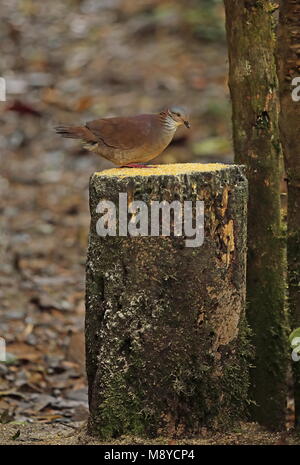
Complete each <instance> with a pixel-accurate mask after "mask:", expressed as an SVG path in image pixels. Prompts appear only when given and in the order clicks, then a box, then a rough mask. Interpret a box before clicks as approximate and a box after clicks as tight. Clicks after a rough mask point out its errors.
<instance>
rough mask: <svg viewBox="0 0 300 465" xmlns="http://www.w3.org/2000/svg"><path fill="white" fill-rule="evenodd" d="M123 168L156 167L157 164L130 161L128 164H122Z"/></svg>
mask: <svg viewBox="0 0 300 465" xmlns="http://www.w3.org/2000/svg"><path fill="white" fill-rule="evenodd" d="M121 168H156V166H153V165H146V164H145V163H128V165H122V166H121Z"/></svg>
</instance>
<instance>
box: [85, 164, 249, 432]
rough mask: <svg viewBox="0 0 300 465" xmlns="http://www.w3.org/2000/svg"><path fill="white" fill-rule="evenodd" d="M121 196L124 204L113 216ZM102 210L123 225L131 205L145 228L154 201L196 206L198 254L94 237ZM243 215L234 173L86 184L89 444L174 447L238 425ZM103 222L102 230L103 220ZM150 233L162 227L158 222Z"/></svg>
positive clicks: (209, 171)
mask: <svg viewBox="0 0 300 465" xmlns="http://www.w3.org/2000/svg"><path fill="white" fill-rule="evenodd" d="M121 193H123V194H124V193H125V194H127V202H126V205H123V206H119V194H121ZM103 200H106V201H110V202H113V204H114V205H116V206H117V218H119V215H120V214H121V215H125V218H126V220H127V214H126V213H125V214H124V212H125V211H126V208H127V203H128V208H131V206H132V205H133V204H132V203H131V202H132V201H133V200H134V201H136V200H139V201H141V200H142V201H143V202H144V203H145V205H146V206H147V212H148V213H147V217H148V214H149V218H150V217H151V218H150V219H153V213H152V207H153V205H154V203H155V201H159V202H161V201H163V200H165V201H166V202H169V203H170V202H172V201H174V200H177V201H178V202H179V203H180V205H182V203H183V202H184V201H186V200H187V201H192V202H193V205H194V206H195V204H196V201H204V212H205V226H204V244H203V245H202V246H201V247H200V246H197V247H190V246H188V247H187V246H186V245H187V244H186V242H185V241H186V235H185V236H179V237H175V236H174V234H172V235H171V236H168V235H165V236H162V235H160V236H157V237H153V236H150V237H141V236H139V237H131V236H127V235H126V234H127V228H125V230H124V229H123V232H122V234H123V235H120V230H119V226H120V222H119V221H117V229H116V232H117V235H116V236H115V237H112V236H106V237H101V236H99V235H98V234H99V230H100V229H99V222H100V221H101V222H102V220H101V219H100V218H102V217H101V216H100V214H99V213H97V211H98V212H99V211H100V207H99V205H101V204H100V203H99V202H100V201H103ZM246 204H247V181H246V179H245V177H244V175H243V172H242V170H241V168H239V167H237V166H226V165H197V164H182V165H161V166H157V167H156V168H153V169H149V168H148V169H132V168H131V169H130V168H129V169H125V168H122V169H112V170H108V171H104V172H102V173H96V174H94V175H93V176H92V178H91V183H90V208H91V217H92V220H91V231H90V241H89V250H88V260H87V291H86V305H87V306H86V353H87V363H86V365H87V374H88V384H89V403H90V420H89V431H90V432H91V433H93V434H97V435H100V436H101V437H104V438H109V437H115V436H118V435H121V434H135V435H146V436H158V435H162V434H165V435H168V436H170V435H174V436H181V435H189V434H193V433H199V431H200V429H201V427H202V426H207V427H211V428H217V429H218V428H222V427H225V426H228V425H231V424H232V423H233V422H234V421H235V420H237V419H238V420H241V419H243V418H244V412H245V404H246V402H247V393H248V387H249V380H248V363H249V361H248V358H247V355H248V353H249V344H248V342H249V341H248V338H247V325H246V323H245V319H244V304H245V261H246ZM110 205H111V204H110ZM97 206H98V208H97ZM143 208H144V207H143ZM96 209H97V211H96ZM102 211H103V210H102ZM150 212H151V214H150ZM131 215H132V216H131V220H130V221H132V218H134V217H135V213H133V212H131ZM129 217H130V216H129ZM171 217H172V215H171ZM109 218H110V220H112V223H111V224H112V225H113V224H114V220H113V214H112V212H111V213H110V217H109ZM172 218H173V220H174V218H175V216H174V217H172ZM123 219H124V218H123ZM184 219H186V216H184ZM195 220H196V217H195V218H194V221H195ZM102 224H103V223H102ZM106 224H108V223H106ZM160 224H163V225H165V226H166V224H167V221H166V218H164V219H163V217H162V216H161V217H160ZM97 228H98V229H97ZM96 231H98V234H97V232H96ZM148 232H149V231H148ZM144 233H145V231H144Z"/></svg>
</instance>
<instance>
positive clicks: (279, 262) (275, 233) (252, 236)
mask: <svg viewBox="0 0 300 465" xmlns="http://www.w3.org/2000/svg"><path fill="white" fill-rule="evenodd" d="M224 3H225V8H226V29H227V37H228V50H229V65H230V70H229V87H230V92H231V97H232V109H233V140H234V149H235V160H236V162H237V163H243V164H245V165H246V166H247V177H248V181H249V205H248V263H247V301H248V307H247V317H248V321H249V324H250V326H251V328H252V331H253V339H252V340H253V344H254V346H255V349H256V357H255V363H254V364H255V367H254V368H253V370H252V372H251V385H252V386H251V396H252V398H253V399H254V401H255V402H256V406H254V407H253V410H252V414H253V419H255V420H257V421H259V422H261V423H262V424H264V425H265V426H267V427H270V428H275V429H281V428H284V427H285V415H286V398H287V383H286V374H287V364H288V356H289V355H288V346H287V337H286V315H285V312H284V298H285V275H284V246H285V244H284V241H283V239H282V238H281V224H280V179H281V169H280V168H281V162H280V160H281V153H280V142H279V135H278V98H277V93H276V88H277V78H276V68H275V60H274V31H273V22H272V15H271V12H272V9H273V4H272V3H271V2H269V1H266V0H261V1H256V0H253V1H249V0H224Z"/></svg>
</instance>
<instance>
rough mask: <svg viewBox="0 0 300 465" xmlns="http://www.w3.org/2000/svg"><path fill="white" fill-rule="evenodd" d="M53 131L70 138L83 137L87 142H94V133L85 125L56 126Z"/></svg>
mask: <svg viewBox="0 0 300 465" xmlns="http://www.w3.org/2000/svg"><path fill="white" fill-rule="evenodd" d="M54 129H55V131H56V132H57V134H60V135H61V136H62V137H68V138H70V139H83V140H84V141H87V142H95V141H96V138H95V136H94V134H93V133H92V132H91V131H90V130H89V129H88V128H86V127H85V126H56V127H55V128H54Z"/></svg>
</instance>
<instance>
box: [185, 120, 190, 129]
mask: <svg viewBox="0 0 300 465" xmlns="http://www.w3.org/2000/svg"><path fill="white" fill-rule="evenodd" d="M183 123H184V125H185V126H186V127H187V128H188V129H190V127H191V125H190V123H189V122H188V121H184V122H183Z"/></svg>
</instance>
